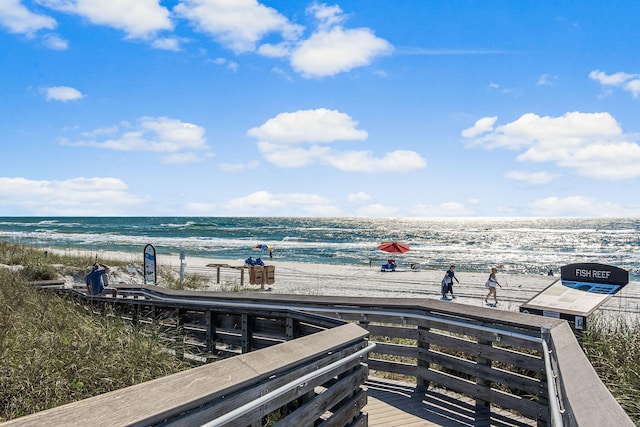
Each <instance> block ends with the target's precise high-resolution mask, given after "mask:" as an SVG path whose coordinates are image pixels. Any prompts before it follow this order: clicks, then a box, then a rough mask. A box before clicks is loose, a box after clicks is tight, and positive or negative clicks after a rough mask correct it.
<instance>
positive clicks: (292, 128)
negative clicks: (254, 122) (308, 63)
mask: <svg viewBox="0 0 640 427" xmlns="http://www.w3.org/2000/svg"><path fill="white" fill-rule="evenodd" d="M357 126H358V122H356V121H355V120H353V119H352V118H351V117H350V116H349V115H347V114H344V113H341V112H339V111H337V110H327V109H326V108H319V109H317V110H298V111H296V112H294V113H280V114H278V115H277V116H276V117H274V118H272V119H269V120H267V121H266V122H265V123H264V124H263V125H261V126H259V127H255V128H252V129H249V131H248V132H247V134H248V135H249V136H253V137H255V138H258V139H264V140H268V141H270V142H279V143H292V144H298V143H304V142H332V141H337V140H364V139H366V138H367V136H368V135H367V132H366V131H363V130H359V129H356V127H357Z"/></svg>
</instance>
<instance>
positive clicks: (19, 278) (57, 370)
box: [0, 244, 190, 421]
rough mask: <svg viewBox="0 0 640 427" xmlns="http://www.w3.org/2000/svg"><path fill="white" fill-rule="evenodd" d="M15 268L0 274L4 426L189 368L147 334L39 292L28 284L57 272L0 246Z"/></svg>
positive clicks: (1, 259) (0, 254)
mask: <svg viewBox="0 0 640 427" xmlns="http://www.w3.org/2000/svg"><path fill="white" fill-rule="evenodd" d="M50 260H51V259H48V260H46V261H50ZM53 261H54V262H56V263H58V262H59V261H60V260H59V259H54V260H53ZM74 262H77V263H78V264H82V263H83V262H84V261H83V260H76V261H74ZM18 263H22V265H23V266H24V268H22V269H13V268H6V267H5V268H0V324H1V325H2V328H0V359H1V360H2V364H0V421H6V420H9V419H13V418H17V417H20V416H23V415H28V414H31V413H35V412H39V411H42V410H45V409H48V408H52V407H56V406H59V405H63V404H66V403H70V402H73V401H77V400H81V399H85V398H88V397H91V396H95V395H98V394H102V393H105V392H109V391H112V390H117V389H120V388H123V387H128V386H130V385H133V384H138V383H142V382H145V381H149V380H151V379H154V378H159V377H162V376H165V375H168V374H171V373H174V372H178V371H180V370H183V369H186V368H189V367H190V366H188V365H186V364H185V363H184V362H182V361H180V360H178V359H176V358H175V357H174V356H172V355H170V354H169V353H168V352H167V351H166V349H165V348H164V347H163V346H162V345H161V344H160V342H159V340H156V339H154V337H153V335H152V334H151V335H150V334H149V331H148V330H147V331H145V332H144V333H143V331H141V330H138V329H137V328H136V327H134V326H132V325H131V324H129V323H128V322H125V321H123V320H120V319H118V318H115V317H110V316H109V317H107V316H105V317H102V316H95V315H92V314H90V312H89V311H88V310H87V309H86V308H84V307H83V306H81V305H78V304H77V303H76V302H74V301H73V300H71V299H68V298H65V297H61V296H58V295H56V294H54V293H52V292H42V291H39V290H37V289H35V288H34V287H32V286H31V285H29V281H32V280H45V279H52V278H56V277H57V273H56V267H53V266H52V265H50V264H47V263H46V262H45V260H44V258H43V256H42V254H41V253H37V251H35V253H32V254H29V253H28V251H22V250H20V248H18V247H16V248H14V250H11V249H10V248H8V247H7V246H6V245H4V244H0V264H4V265H9V266H17V265H20V264H18ZM85 265H86V264H85Z"/></svg>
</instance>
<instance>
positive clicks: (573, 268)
mask: <svg viewBox="0 0 640 427" xmlns="http://www.w3.org/2000/svg"><path fill="white" fill-rule="evenodd" d="M560 272H561V274H560V280H556V281H554V282H553V283H552V284H551V285H549V286H548V287H547V288H546V289H544V290H543V291H542V292H540V293H539V294H538V295H536V296H534V297H533V298H531V299H530V300H529V301H527V302H526V303H525V304H523V305H521V306H520V312H522V313H530V314H540V315H543V316H547V317H555V318H558V319H565V320H567V321H569V323H570V324H571V325H572V327H573V328H574V329H575V330H578V331H582V330H584V329H586V326H587V325H586V320H587V317H588V316H589V315H590V314H591V313H593V312H594V311H595V310H596V309H597V308H598V307H600V306H601V305H602V304H604V303H605V302H606V301H607V300H608V299H609V298H611V297H612V296H613V295H615V294H616V293H618V292H619V291H620V290H621V289H622V288H623V287H624V286H625V285H626V284H627V283H629V272H628V271H627V270H623V269H621V268H618V267H614V266H612V265H605V264H597V263H583V264H569V265H565V266H563V267H561V268H560Z"/></svg>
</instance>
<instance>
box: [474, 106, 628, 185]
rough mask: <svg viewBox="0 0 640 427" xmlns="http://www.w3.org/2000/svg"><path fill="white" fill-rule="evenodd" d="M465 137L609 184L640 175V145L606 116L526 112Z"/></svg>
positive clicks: (522, 158)
mask: <svg viewBox="0 0 640 427" xmlns="http://www.w3.org/2000/svg"><path fill="white" fill-rule="evenodd" d="M492 119H493V118H491V120H492ZM481 120H482V119H481ZM472 129H473V128H472ZM465 135H467V136H466V138H467V139H468V143H469V145H470V146H480V147H484V148H487V149H495V148H506V149H509V150H523V152H522V153H521V154H520V155H518V157H517V159H518V160H519V161H530V162H552V163H555V164H556V165H558V166H560V167H565V168H570V169H574V170H575V171H576V172H577V173H578V174H580V175H583V176H589V177H592V178H601V179H610V180H620V179H632V178H636V177H638V176H640V145H638V143H637V142H636V141H633V137H632V136H631V135H625V134H624V133H623V131H622V129H621V128H620V125H619V124H618V122H617V121H616V120H615V119H614V118H613V117H612V116H611V115H610V114H608V113H581V112H571V113H566V114H565V115H563V116H560V117H548V116H547V117H540V116H538V115H536V114H533V113H528V114H525V115H523V116H522V117H520V118H519V119H517V120H516V121H514V122H511V123H508V124H506V125H503V126H498V127H496V128H495V129H494V128H493V127H491V128H489V127H487V129H486V130H485V132H471V131H468V130H465V131H463V136H465Z"/></svg>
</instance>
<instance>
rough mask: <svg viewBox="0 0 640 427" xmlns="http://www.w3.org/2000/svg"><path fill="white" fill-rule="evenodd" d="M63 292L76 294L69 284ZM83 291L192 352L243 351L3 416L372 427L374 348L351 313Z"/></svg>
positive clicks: (102, 309)
mask: <svg viewBox="0 0 640 427" xmlns="http://www.w3.org/2000/svg"><path fill="white" fill-rule="evenodd" d="M61 291H62V292H65V293H66V292H68V291H65V290H61ZM71 294H72V295H73V296H74V297H76V298H80V299H82V300H83V301H85V302H86V306H87V307H88V308H89V309H90V310H93V311H95V312H98V313H100V314H101V315H117V316H120V317H123V318H125V319H127V320H129V321H132V322H136V323H153V324H156V325H157V326H159V327H161V328H163V329H164V330H165V336H166V337H167V338H169V337H171V336H173V337H174V338H176V337H179V338H180V339H179V341H181V342H182V343H183V344H184V345H182V346H180V345H174V346H173V348H174V349H176V348H181V349H182V350H181V351H182V354H184V355H188V356H190V357H195V358H201V359H202V361H205V360H211V358H212V357H218V356H219V355H220V354H224V353H226V355H227V356H228V355H234V357H230V358H226V359H223V360H220V361H216V362H212V363H208V364H205V365H203V366H199V367H197V368H194V369H190V370H187V371H184V372H180V373H177V374H173V375H170V376H167V377H164V378H159V379H156V380H153V381H149V382H146V383H143V384H140V385H136V386H132V387H127V388H125V389H121V390H116V391H113V392H110V393H105V394H103V395H99V396H96V397H93V398H89V399H85V400H82V401H79V402H75V403H71V404H68V405H63V406H60V407H57V408H52V409H49V410H46V411H42V412H39V413H36V414H33V415H29V416H25V417H21V418H17V419H15V420H12V421H9V422H6V423H2V424H0V425H2V426H3V427H5V426H6V427H8V426H41V425H46V426H54V427H56V426H60V427H61V426H70V425H96V426H152V425H163V426H172V425H176V426H178V425H180V426H185V425H210V426H216V425H220V426H222V425H225V426H226V425H237V426H262V425H263V421H264V419H266V418H267V417H272V419H276V420H279V422H281V423H283V425H301V426H302V425H304V426H306V425H318V424H320V423H324V424H322V425H334V426H346V425H355V426H357V425H361V426H364V425H366V424H367V417H366V414H363V413H362V408H363V407H364V406H365V405H366V391H365V390H364V389H363V388H362V387H361V386H362V385H363V384H364V382H365V381H366V379H367V376H368V369H367V365H366V363H365V362H366V356H367V353H368V352H369V351H370V350H371V348H372V347H373V345H372V344H371V343H370V342H369V341H368V340H367V339H366V338H367V336H368V333H367V331H366V330H364V329H363V328H361V327H359V326H357V325H355V324H350V323H346V322H344V321H341V320H336V319H331V318H328V317H324V316H318V315H313V314H309V313H302V312H296V311H292V310H290V309H287V308H282V309H277V308H275V309H274V308H269V309H261V308H257V307H251V306H247V305H246V304H237V303H236V304H228V303H227V304H224V303H222V304H216V302H215V301H212V300H208V301H206V302H205V301H194V300H183V301H180V300H179V299H178V298H176V297H175V296H171V295H170V294H171V292H170V291H169V292H168V294H160V293H155V294H154V296H155V299H149V298H139V297H136V295H137V296H139V293H138V292H131V293H130V294H131V295H130V296H131V297H130V298H110V297H97V298H87V297H86V296H84V295H82V294H80V293H78V292H72V293H71Z"/></svg>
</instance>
